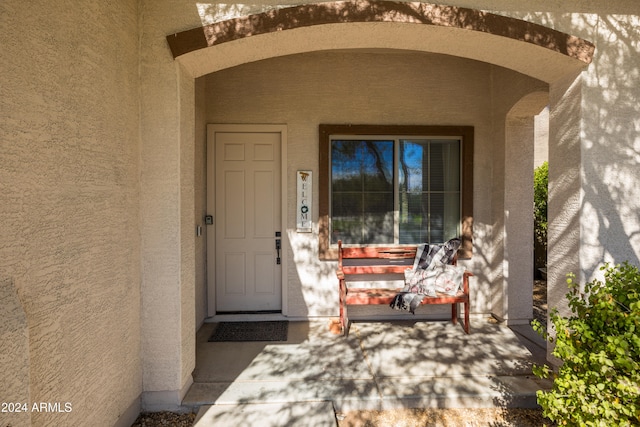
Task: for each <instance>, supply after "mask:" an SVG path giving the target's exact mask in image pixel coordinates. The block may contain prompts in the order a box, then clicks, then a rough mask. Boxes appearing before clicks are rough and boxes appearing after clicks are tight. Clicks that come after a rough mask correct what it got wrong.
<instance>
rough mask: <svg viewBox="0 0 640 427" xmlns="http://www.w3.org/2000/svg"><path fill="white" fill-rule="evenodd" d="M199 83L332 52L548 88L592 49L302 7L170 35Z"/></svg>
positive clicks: (504, 20) (566, 41) (498, 28)
mask: <svg viewBox="0 0 640 427" xmlns="http://www.w3.org/2000/svg"><path fill="white" fill-rule="evenodd" d="M167 41H168V43H169V47H170V49H171V52H172V55H173V57H174V58H175V59H177V60H178V61H179V62H181V63H182V64H183V65H184V66H185V68H186V69H187V70H188V71H189V72H190V73H191V74H192V75H193V76H194V77H199V76H202V75H205V74H208V73H211V72H215V71H218V70H221V69H225V68H229V67H233V66H236V65H240V64H243V63H248V62H253V61H258V60H261V59H266V58H272V57H277V56H284V55H291V54H296V53H303V52H312V51H321V50H333V49H401V50H412V51H422V52H433V53H442V54H448V55H453V56H459V57H464V58H469V59H474V60H478V61H483V62H487V63H491V64H495V65H499V66H502V67H505V68H509V69H512V70H515V71H518V72H520V73H523V74H526V75H529V76H531V77H534V78H537V79H539V80H542V81H545V82H548V83H551V82H553V81H556V80H557V79H559V78H560V77H562V76H563V75H566V74H568V73H576V72H579V71H580V70H581V69H583V68H584V67H586V66H587V65H588V64H589V63H590V62H591V60H592V57H593V53H594V50H595V47H594V45H593V44H592V43H590V42H588V41H586V40H583V39H581V38H578V37H575V36H571V35H569V34H565V33H562V32H559V31H556V30H553V29H550V28H547V27H544V26H541V25H538V24H533V23H531V22H527V21H523V20H518V19H514V18H509V17H505V16H501V15H496V14H492V13H487V12H482V11H478V10H473V9H467V8H460V7H454V6H442V5H434V4H429V3H415V2H412V3H403V2H391V1H367V0H364V1H362V0H360V1H353V2H350V1H347V2H329V3H315V4H305V5H300V6H293V7H287V8H282V9H273V10H270V11H267V12H264V13H259V14H255V15H250V16H246V17H240V18H235V19H230V20H226V21H221V22H216V23H213V24H210V25H205V26H202V27H198V28H193V29H191V30H187V31H183V32H180V33H176V34H171V35H168V36H167Z"/></svg>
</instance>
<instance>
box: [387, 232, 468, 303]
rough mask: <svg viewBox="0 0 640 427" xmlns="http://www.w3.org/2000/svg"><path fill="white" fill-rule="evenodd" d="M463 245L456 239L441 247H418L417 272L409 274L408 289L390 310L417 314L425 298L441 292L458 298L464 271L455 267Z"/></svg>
mask: <svg viewBox="0 0 640 427" xmlns="http://www.w3.org/2000/svg"><path fill="white" fill-rule="evenodd" d="M461 243H462V242H461V240H460V239H459V238H454V239H451V240H449V241H448V242H446V243H444V244H441V245H429V244H422V245H420V246H418V248H417V250H416V257H415V260H414V262H413V268H411V269H407V270H406V271H405V286H404V288H403V289H402V291H401V292H399V293H398V294H397V295H396V296H395V297H394V299H393V301H392V302H391V304H390V305H389V306H390V307H391V308H393V309H395V310H405V311H410V312H411V313H413V314H415V310H416V308H418V306H419V305H420V304H421V303H422V301H423V300H424V298H429V297H435V296H436V295H437V293H438V292H440V293H445V294H447V295H456V294H457V293H458V292H459V290H460V286H461V285H462V279H463V275H464V267H457V266H455V265H452V263H453V261H454V258H455V255H456V253H457V252H458V249H459V248H460V245H461Z"/></svg>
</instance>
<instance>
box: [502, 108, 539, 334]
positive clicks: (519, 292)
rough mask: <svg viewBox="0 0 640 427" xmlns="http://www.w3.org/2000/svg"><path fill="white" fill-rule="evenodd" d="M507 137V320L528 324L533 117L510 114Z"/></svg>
mask: <svg viewBox="0 0 640 427" xmlns="http://www.w3.org/2000/svg"><path fill="white" fill-rule="evenodd" d="M505 136H506V144H505V181H506V182H505V185H504V192H505V195H504V228H505V233H504V258H503V261H502V262H503V271H504V293H505V295H506V296H505V298H506V301H505V304H506V308H505V310H506V320H507V324H509V325H519V324H525V325H526V324H528V323H529V320H530V319H531V318H532V316H533V308H532V304H531V302H532V293H533V283H532V282H533V215H532V214H531V211H532V206H533V148H534V119H533V116H532V115H531V114H529V115H528V116H523V117H508V118H507V121H506V135H505Z"/></svg>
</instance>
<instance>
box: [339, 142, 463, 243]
mask: <svg viewBox="0 0 640 427" xmlns="http://www.w3.org/2000/svg"><path fill="white" fill-rule="evenodd" d="M395 148H397V150H398V165H397V168H398V169H399V170H398V172H397V173H396V174H394V149H395ZM395 188H397V191H396V194H394V189H395ZM396 197H397V204H398V207H397V208H394V206H395V204H396ZM396 210H397V211H398V223H396V222H395V220H394V212H395V211H396ZM459 224H460V141H459V140H457V139H445V140H428V139H415V140H404V139H394V140H373V139H367V140H361V139H357V140H343V139H336V140H332V141H331V241H332V242H334V243H335V242H336V241H337V240H338V239H341V240H342V241H343V242H345V243H355V244H366V243H420V242H432V243H436V242H443V241H445V240H447V239H449V238H452V237H455V236H457V235H459V233H460V228H459ZM396 236H397V237H396ZM396 240H397V241H396Z"/></svg>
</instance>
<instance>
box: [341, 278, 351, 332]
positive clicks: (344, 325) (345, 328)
mask: <svg viewBox="0 0 640 427" xmlns="http://www.w3.org/2000/svg"><path fill="white" fill-rule="evenodd" d="M340 329H341V331H342V335H344V336H348V335H349V316H348V315H347V287H346V283H344V281H343V280H341V281H340Z"/></svg>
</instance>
